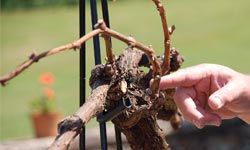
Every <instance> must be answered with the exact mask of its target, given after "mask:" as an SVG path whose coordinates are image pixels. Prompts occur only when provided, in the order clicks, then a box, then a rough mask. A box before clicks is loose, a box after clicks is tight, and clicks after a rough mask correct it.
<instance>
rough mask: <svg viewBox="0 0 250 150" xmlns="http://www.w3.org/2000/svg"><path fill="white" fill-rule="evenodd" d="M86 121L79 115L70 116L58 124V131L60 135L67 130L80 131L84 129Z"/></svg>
mask: <svg viewBox="0 0 250 150" xmlns="http://www.w3.org/2000/svg"><path fill="white" fill-rule="evenodd" d="M83 124H84V122H83V121H82V119H81V118H80V117H79V116H77V115H72V116H69V117H68V118H66V119H64V120H63V121H61V122H60V123H59V124H58V133H59V135H61V134H63V133H65V132H67V131H75V132H77V133H80V132H81V130H82V126H83Z"/></svg>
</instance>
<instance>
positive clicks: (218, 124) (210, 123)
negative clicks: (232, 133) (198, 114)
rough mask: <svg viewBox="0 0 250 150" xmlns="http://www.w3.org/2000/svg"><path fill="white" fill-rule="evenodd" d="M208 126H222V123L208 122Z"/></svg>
mask: <svg viewBox="0 0 250 150" xmlns="http://www.w3.org/2000/svg"><path fill="white" fill-rule="evenodd" d="M206 125H211V126H216V127H218V126H220V121H216V120H212V121H210V122H207V123H206Z"/></svg>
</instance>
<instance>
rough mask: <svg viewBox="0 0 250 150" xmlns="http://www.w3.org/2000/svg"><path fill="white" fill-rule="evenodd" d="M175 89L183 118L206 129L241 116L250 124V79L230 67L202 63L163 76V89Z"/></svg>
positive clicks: (175, 98)
mask: <svg viewBox="0 0 250 150" xmlns="http://www.w3.org/2000/svg"><path fill="white" fill-rule="evenodd" d="M175 87H177V88H176V93H175V95H174V100H175V103H176V105H177V106H178V108H179V109H180V111H181V112H182V114H183V116H184V118H185V119H186V120H187V121H189V122H191V123H193V124H194V125H196V127H198V128H203V127H204V126H205V125H214V126H220V124H221V120H222V119H231V118H234V117H239V118H241V119H242V120H244V121H245V122H247V123H248V124H249V123H250V76H247V75H244V74H241V73H239V72H236V71H234V70H232V69H230V68H228V67H225V66H221V65H215V64H201V65H197V66H193V67H189V68H185V69H181V70H179V71H177V72H174V73H172V74H170V75H166V76H163V77H162V78H161V82H160V88H161V89H168V88H175Z"/></svg>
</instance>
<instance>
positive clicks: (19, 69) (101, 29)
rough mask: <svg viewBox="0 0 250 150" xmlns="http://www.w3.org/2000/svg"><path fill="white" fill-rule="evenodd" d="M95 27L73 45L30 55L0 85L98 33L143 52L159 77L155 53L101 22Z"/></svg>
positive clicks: (4, 77)
mask: <svg viewBox="0 0 250 150" xmlns="http://www.w3.org/2000/svg"><path fill="white" fill-rule="evenodd" d="M96 27H98V29H95V30H93V31H91V32H89V33H88V34H86V35H85V36H83V37H82V38H80V39H79V40H77V41H75V42H73V43H69V44H67V45H64V46H59V47H57V48H53V49H51V50H49V51H46V52H43V53H41V54H38V55H36V54H32V55H31V56H30V58H29V59H28V60H26V61H25V62H24V63H22V64H21V65H19V66H18V67H17V68H16V69H15V70H13V71H12V72H10V73H8V74H6V75H4V76H2V77H1V78H0V82H1V84H2V85H5V83H6V82H7V81H9V80H11V79H13V78H14V77H16V76H17V75H19V74H20V73H21V72H23V71H24V70H25V69H27V68H28V67H29V66H31V65H32V64H33V63H34V62H38V61H39V60H40V59H41V58H44V57H47V56H50V55H54V54H57V53H59V52H62V51H67V50H70V49H76V48H78V49H79V48H80V45H81V44H82V43H83V42H85V41H87V40H88V39H90V38H91V37H93V36H95V35H98V34H100V33H102V34H103V35H104V36H105V35H106V36H112V37H114V38H116V39H118V40H120V41H122V42H125V43H126V44H128V45H131V46H133V47H136V48H138V49H140V50H141V51H143V52H145V54H146V55H147V56H148V58H149V60H150V63H151V65H152V69H153V71H154V76H156V75H161V67H160V64H159V62H158V60H157V58H156V55H155V51H154V50H153V49H152V48H150V47H147V46H145V45H144V44H142V43H140V42H137V41H136V40H135V39H133V38H131V37H127V36H125V35H123V34H120V33H119V32H116V31H114V30H111V29H109V28H108V27H107V26H106V25H105V23H104V21H103V20H99V21H98V24H97V25H96ZM107 47H108V48H110V47H109V46H107ZM109 55H113V54H112V51H109Z"/></svg>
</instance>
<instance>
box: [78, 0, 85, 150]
mask: <svg viewBox="0 0 250 150" xmlns="http://www.w3.org/2000/svg"><path fill="white" fill-rule="evenodd" d="M79 25H80V37H82V36H83V35H85V33H86V14H85V0H80V1H79ZM85 49H86V44H85V43H83V44H82V45H81V49H80V106H82V105H83V104H84V103H85V97H86V93H85V82H86V81H85V77H86V72H85V67H86V66H85V56H86V53H85ZM79 149H80V150H85V126H84V127H83V128H82V132H81V134H80V139H79Z"/></svg>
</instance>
